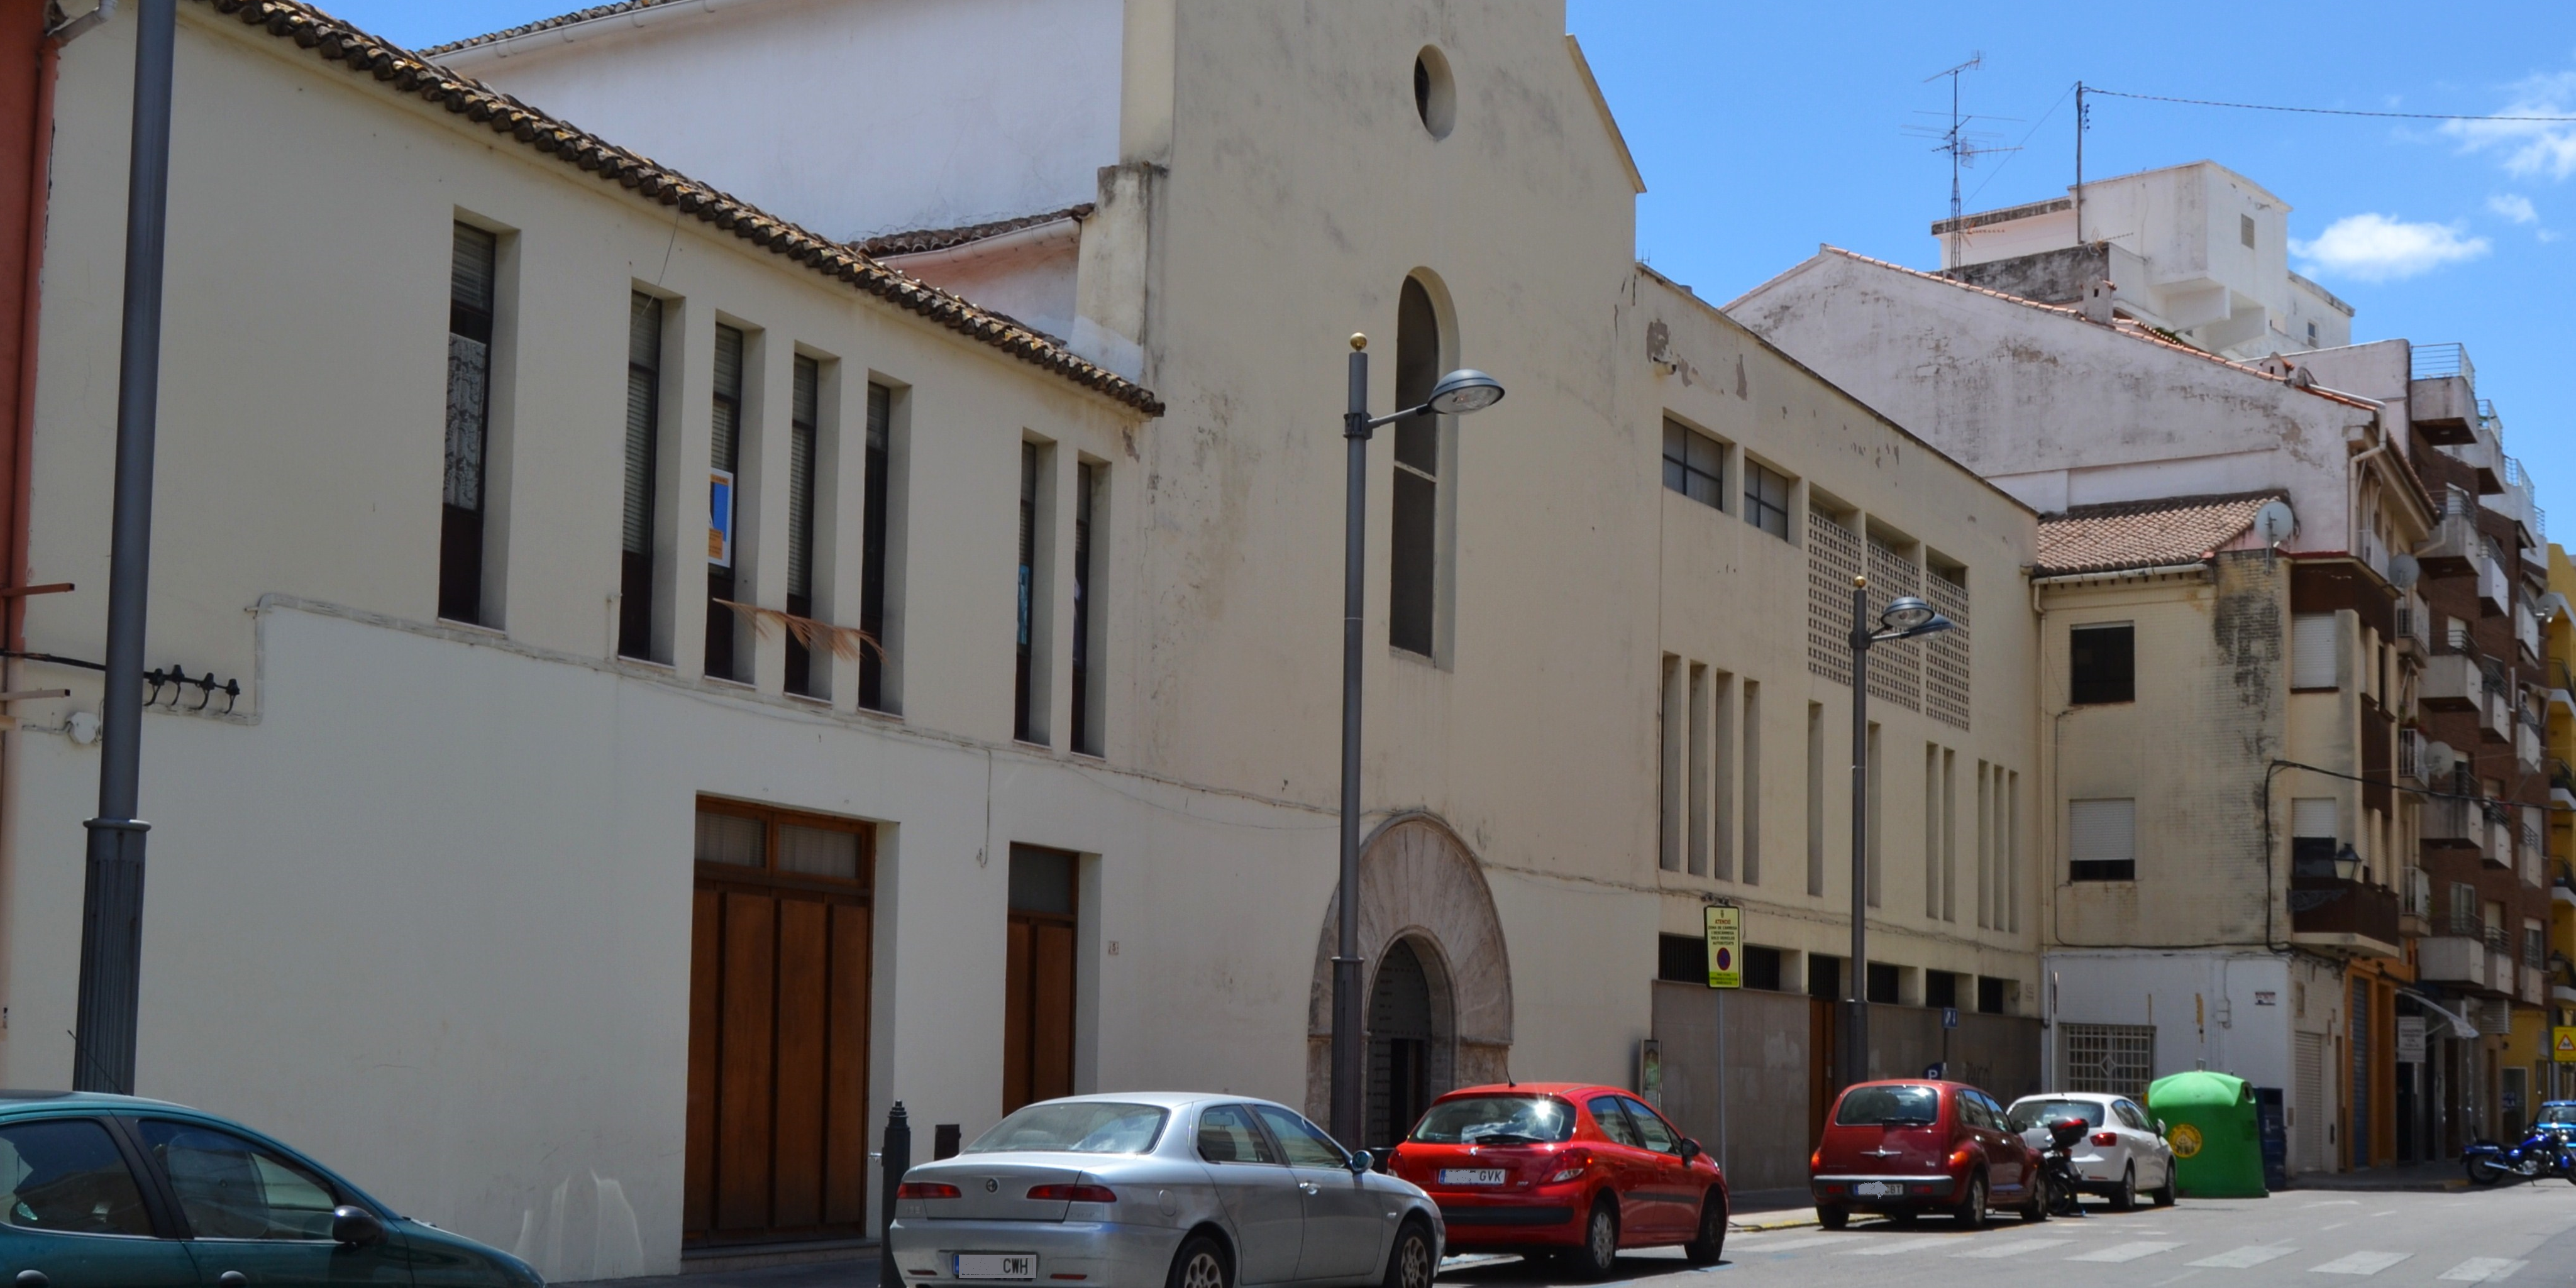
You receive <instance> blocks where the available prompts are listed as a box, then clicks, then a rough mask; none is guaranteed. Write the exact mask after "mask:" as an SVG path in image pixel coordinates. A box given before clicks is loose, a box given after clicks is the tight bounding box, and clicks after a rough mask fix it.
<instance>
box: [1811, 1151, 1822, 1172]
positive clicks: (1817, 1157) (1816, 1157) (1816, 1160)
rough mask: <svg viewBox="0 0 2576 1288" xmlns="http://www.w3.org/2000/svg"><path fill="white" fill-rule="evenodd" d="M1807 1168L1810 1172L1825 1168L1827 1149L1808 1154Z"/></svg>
mask: <svg viewBox="0 0 2576 1288" xmlns="http://www.w3.org/2000/svg"><path fill="white" fill-rule="evenodd" d="M1807 1170H1808V1171H1810V1172H1821V1171H1823V1170H1825V1151H1823V1150H1821V1149H1820V1150H1817V1151H1816V1152H1815V1153H1812V1154H1809V1155H1807Z"/></svg>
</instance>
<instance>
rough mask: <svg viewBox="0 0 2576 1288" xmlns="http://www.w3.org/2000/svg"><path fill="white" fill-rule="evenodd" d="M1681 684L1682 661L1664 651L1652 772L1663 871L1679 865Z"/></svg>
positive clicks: (1682, 733)
mask: <svg viewBox="0 0 2576 1288" xmlns="http://www.w3.org/2000/svg"><path fill="white" fill-rule="evenodd" d="M1684 683H1685V681H1684V679H1683V671H1682V660H1681V659H1680V658H1678V657H1675V656H1673V655H1672V654H1670V653H1666V654H1664V669H1663V680H1662V687H1661V690H1660V694H1661V696H1660V699H1659V702H1660V705H1659V707H1658V710H1659V711H1661V713H1662V714H1661V716H1660V717H1659V718H1658V720H1657V728H1658V730H1659V732H1660V733H1661V735H1662V736H1661V737H1660V738H1659V739H1658V740H1657V743H1658V745H1659V746H1660V747H1661V748H1662V751H1661V753H1660V756H1659V759H1658V762H1657V764H1656V775H1655V783H1656V787H1655V798H1656V804H1657V809H1656V813H1655V818H1656V820H1657V822H1656V827H1655V832H1656V836H1655V853H1656V862H1657V863H1658V864H1659V865H1660V866H1662V868H1663V869H1664V870H1665V871H1666V872H1679V871H1681V868H1682V765H1683V757H1684V756H1685V755H1686V754H1687V753H1686V751H1685V749H1684V746H1683V738H1684V737H1685V734H1686V726H1685V724H1684V716H1683V714H1682V702H1683V700H1684V698H1683V695H1684V690H1683V687H1682V686H1683V684H1684Z"/></svg>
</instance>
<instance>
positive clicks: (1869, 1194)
mask: <svg viewBox="0 0 2576 1288" xmlns="http://www.w3.org/2000/svg"><path fill="white" fill-rule="evenodd" d="M1904 1192H1905V1186H1904V1185H1903V1184H1901V1183H1899V1182H1896V1181H1862V1182H1861V1183H1860V1184H1858V1185H1855V1186H1853V1187H1852V1193H1854V1194H1857V1195H1859V1196H1861V1197H1862V1198H1865V1199H1875V1198H1885V1197H1886V1196H1888V1195H1890V1194H1903V1193H1904Z"/></svg>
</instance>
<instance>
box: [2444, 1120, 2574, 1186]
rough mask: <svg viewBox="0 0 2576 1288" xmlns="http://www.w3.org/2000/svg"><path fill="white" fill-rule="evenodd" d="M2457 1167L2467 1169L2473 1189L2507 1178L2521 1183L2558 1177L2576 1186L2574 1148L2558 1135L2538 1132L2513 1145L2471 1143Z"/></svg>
mask: <svg viewBox="0 0 2576 1288" xmlns="http://www.w3.org/2000/svg"><path fill="white" fill-rule="evenodd" d="M2460 1166H2461V1167H2463V1168H2465V1169H2467V1171H2468V1174H2469V1183H2470V1184H2472V1185H2493V1184H2495V1183H2496V1182H2498V1181H2501V1180H2503V1179H2504V1178H2506V1177H2508V1176H2518V1177H2521V1178H2522V1179H2524V1180H2538V1179H2540V1178H2541V1177H2544V1176H2560V1177H2565V1178H2566V1179H2567V1181H2568V1182H2569V1183H2570V1184H2576V1147H2571V1146H2570V1144H2569V1142H2568V1139H2567V1137H2565V1136H2563V1135H2561V1134H2559V1133H2558V1132H2555V1131H2551V1130H2548V1129H2547V1128H2541V1129H2537V1130H2534V1131H2533V1132H2531V1133H2530V1134H2529V1135H2527V1136H2524V1137H2523V1138H2522V1140H2521V1142H2520V1143H2519V1144H2514V1145H2505V1144H2503V1143H2501V1142H2498V1141H2492V1140H2484V1139H2480V1140H2474V1141H2471V1142H2469V1144H2468V1146H2467V1147H2466V1148H2464V1149H2462V1150H2461V1151H2460Z"/></svg>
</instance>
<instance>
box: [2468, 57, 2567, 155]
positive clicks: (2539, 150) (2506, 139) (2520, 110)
mask: <svg viewBox="0 0 2576 1288" xmlns="http://www.w3.org/2000/svg"><path fill="white" fill-rule="evenodd" d="M2496 115H2497V116H2576V71H2570V72H2559V73H2556V74H2555V75H2549V76H2533V77H2529V78H2527V79H2525V80H2524V81H2523V82H2522V83H2521V84H2518V85H2516V86H2514V87H2513V101H2512V102H2511V103H2508V104H2507V105H2506V106H2505V107H2504V108H2503V109H2502V110H2500V111H2498V112H2497V113H2496ZM2442 132H2443V133H2444V134H2448V135H2450V136H2451V137H2452V138H2455V139H2458V140H2460V146H2461V149H2462V150H2463V151H2468V152H2485V151H2490V150H2492V151H2496V152H2501V153H2502V154H2504V168H2505V172H2506V173H2508V174H2512V175H2515V176H2517V177H2519V178H2526V179H2527V178H2533V177H2536V176H2544V175H2545V176H2547V177H2548V178H2551V179H2565V178H2567V177H2568V176H2569V175H2571V174H2576V122H2566V121H2498V120H2474V121H2446V122H2444V123H2443V125H2442Z"/></svg>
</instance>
